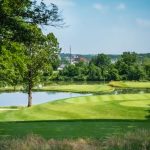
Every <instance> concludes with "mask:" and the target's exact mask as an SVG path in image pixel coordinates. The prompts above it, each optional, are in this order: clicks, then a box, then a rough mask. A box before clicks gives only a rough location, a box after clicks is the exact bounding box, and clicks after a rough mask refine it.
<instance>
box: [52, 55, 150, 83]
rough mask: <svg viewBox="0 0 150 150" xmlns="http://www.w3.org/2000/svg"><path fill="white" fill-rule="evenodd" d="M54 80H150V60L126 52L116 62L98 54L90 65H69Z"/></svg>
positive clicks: (80, 63)
mask: <svg viewBox="0 0 150 150" xmlns="http://www.w3.org/2000/svg"><path fill="white" fill-rule="evenodd" d="M52 79H53V80H58V81H67V80H68V81H69V80H70V81H71V80H72V81H104V80H106V81H111V80H115V81H117V80H136V81H139V80H150V58H149V57H144V58H143V59H140V58H139V57H138V54H136V53H135V52H124V53H123V54H122V55H121V56H120V58H119V59H118V60H117V61H116V62H111V58H110V57H109V56H108V55H105V54H98V55H97V56H95V57H93V58H92V59H91V60H90V62H89V63H84V62H78V63H76V64H68V65H66V66H65V68H64V69H63V70H61V71H59V73H57V75H55V76H54V77H53V78H52Z"/></svg>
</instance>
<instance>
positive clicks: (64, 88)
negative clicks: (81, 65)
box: [34, 83, 114, 93]
mask: <svg viewBox="0 0 150 150" xmlns="http://www.w3.org/2000/svg"><path fill="white" fill-rule="evenodd" d="M34 90H40V91H59V92H76V93H99V92H111V91H113V90H114V88H113V87H111V86H108V85H107V84H98V83H95V84H69V85H67V84H66V85H63V84H52V85H48V86H44V87H42V88H40V89H39V88H34Z"/></svg>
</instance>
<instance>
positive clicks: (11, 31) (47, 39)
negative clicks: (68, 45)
mask: <svg viewBox="0 0 150 150" xmlns="http://www.w3.org/2000/svg"><path fill="white" fill-rule="evenodd" d="M0 10H1V11H0V18H1V21H0V53H1V54H3V55H1V56H0V60H2V61H1V62H0V70H1V69H3V72H2V75H0V82H4V81H3V79H6V80H5V82H8V79H9V78H10V79H11V81H12V82H9V83H11V84H13V83H14V82H15V79H17V78H20V77H21V74H23V79H22V81H23V82H24V83H25V84H26V85H27V83H28V97H29V98H28V106H31V105H32V88H33V86H34V83H35V81H37V78H38V77H39V74H40V73H43V71H44V70H45V69H46V68H48V66H49V65H50V64H51V63H52V59H53V60H57V57H58V53H59V50H60V49H59V47H58V41H57V40H56V38H55V37H54V35H52V34H50V35H48V36H44V34H43V33H42V31H41V29H40V28H39V25H50V26H54V27H56V26H58V27H62V26H63V24H64V23H63V21H62V18H61V17H60V14H59V12H58V8H57V6H56V5H54V4H51V5H50V7H47V6H46V5H45V4H44V3H43V2H41V3H40V5H37V3H36V1H31V0H22V1H20V0H1V1H0ZM13 42H14V43H17V44H18V45H20V46H22V47H23V48H22V51H20V53H18V51H17V49H18V48H17V47H16V50H15V51H11V47H9V46H8V44H7V43H13ZM8 54H9V55H8ZM18 54H19V57H20V60H21V61H23V64H24V65H21V61H20V60H19V59H16V62H15V63H14V65H11V63H12V62H13V61H12V60H13V59H11V57H13V58H15V57H16V56H17V55H18ZM6 57H8V58H9V59H8V60H10V61H8V60H6V59H5V58H6ZM54 57H55V58H54ZM24 58H25V59H24ZM4 64H6V65H4ZM16 64H17V65H16ZM18 66H20V67H21V68H20V69H19V70H18V71H19V72H18V73H17V71H16V70H15V69H16V68H19V67H18ZM8 70H9V71H11V73H10V74H14V72H15V76H14V77H13V76H11V77H10V76H9V75H10V74H8ZM4 75H6V77H5V78H4Z"/></svg>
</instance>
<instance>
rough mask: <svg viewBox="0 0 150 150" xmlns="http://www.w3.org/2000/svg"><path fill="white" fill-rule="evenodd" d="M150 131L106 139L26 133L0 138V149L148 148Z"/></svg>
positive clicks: (124, 149) (99, 149)
mask: <svg viewBox="0 0 150 150" xmlns="http://www.w3.org/2000/svg"><path fill="white" fill-rule="evenodd" d="M149 148H150V131H147V130H138V131H136V132H129V133H126V134H124V135H122V136H111V137H107V139H103V140H100V139H97V140H96V139H81V138H80V139H76V140H73V139H69V140H67V139H64V140H53V139H49V140H45V139H44V138H42V137H41V136H37V135H28V136H26V137H24V138H22V139H14V138H13V139H8V138H6V139H1V140H0V149H1V150H10V149H14V150H20V149H21V150H27V149H28V150H149Z"/></svg>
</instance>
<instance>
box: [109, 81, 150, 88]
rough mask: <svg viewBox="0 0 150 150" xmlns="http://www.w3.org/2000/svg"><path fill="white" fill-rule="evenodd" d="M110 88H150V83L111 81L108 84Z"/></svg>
mask: <svg viewBox="0 0 150 150" xmlns="http://www.w3.org/2000/svg"><path fill="white" fill-rule="evenodd" d="M109 85H110V86H112V87H120V88H150V82H148V81H147V82H138V81H136V82H135V81H124V82H123V81H112V82H110V83H109Z"/></svg>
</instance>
